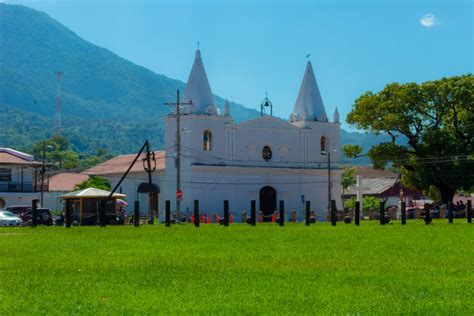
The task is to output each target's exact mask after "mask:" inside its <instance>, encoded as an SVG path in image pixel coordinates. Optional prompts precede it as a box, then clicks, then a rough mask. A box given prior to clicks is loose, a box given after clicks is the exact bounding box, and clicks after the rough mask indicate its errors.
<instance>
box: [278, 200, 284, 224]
mask: <svg viewBox="0 0 474 316" xmlns="http://www.w3.org/2000/svg"><path fill="white" fill-rule="evenodd" d="M278 224H279V225H280V226H283V225H285V201H281V200H280V212H279V214H278Z"/></svg>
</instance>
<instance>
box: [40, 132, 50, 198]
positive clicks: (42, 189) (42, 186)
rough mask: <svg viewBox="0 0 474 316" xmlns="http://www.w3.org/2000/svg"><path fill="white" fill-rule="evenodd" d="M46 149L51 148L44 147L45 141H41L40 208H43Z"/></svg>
mask: <svg viewBox="0 0 474 316" xmlns="http://www.w3.org/2000/svg"><path fill="white" fill-rule="evenodd" d="M46 148H47V149H51V148H53V146H51V145H48V146H46V141H43V166H42V167H41V202H40V204H41V207H43V206H44V205H43V195H44V177H45V173H46Z"/></svg>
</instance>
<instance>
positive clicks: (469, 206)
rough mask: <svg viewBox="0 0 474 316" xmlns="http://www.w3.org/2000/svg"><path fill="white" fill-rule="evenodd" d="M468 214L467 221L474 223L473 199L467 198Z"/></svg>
mask: <svg viewBox="0 0 474 316" xmlns="http://www.w3.org/2000/svg"><path fill="white" fill-rule="evenodd" d="M466 212H467V214H466V217H467V222H468V223H469V224H471V223H472V201H471V200H467V210H466Z"/></svg>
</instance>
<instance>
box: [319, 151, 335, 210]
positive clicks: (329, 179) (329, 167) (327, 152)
mask: <svg viewBox="0 0 474 316" xmlns="http://www.w3.org/2000/svg"><path fill="white" fill-rule="evenodd" d="M331 152H337V149H333V150H328V151H325V150H323V151H321V155H323V156H328V210H330V209H331V199H332V196H331V188H332V182H331Z"/></svg>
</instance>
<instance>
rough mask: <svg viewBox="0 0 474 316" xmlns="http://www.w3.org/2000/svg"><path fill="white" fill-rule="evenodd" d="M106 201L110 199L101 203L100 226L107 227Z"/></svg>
mask: <svg viewBox="0 0 474 316" xmlns="http://www.w3.org/2000/svg"><path fill="white" fill-rule="evenodd" d="M106 201H108V200H105V201H100V203H99V216H100V227H105V220H106V216H105V203H106Z"/></svg>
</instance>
